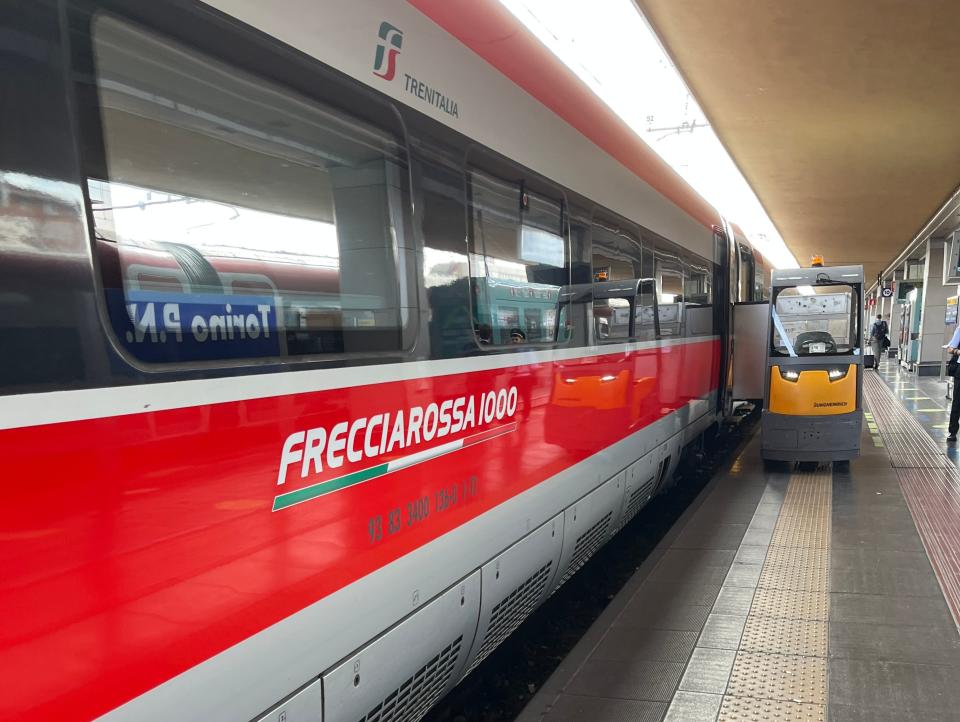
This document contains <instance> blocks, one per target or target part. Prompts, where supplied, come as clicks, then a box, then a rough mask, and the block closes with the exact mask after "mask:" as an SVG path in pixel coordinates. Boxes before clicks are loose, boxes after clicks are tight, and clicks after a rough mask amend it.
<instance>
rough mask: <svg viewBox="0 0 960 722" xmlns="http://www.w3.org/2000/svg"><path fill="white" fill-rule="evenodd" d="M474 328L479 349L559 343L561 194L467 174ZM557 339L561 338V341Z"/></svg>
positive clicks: (564, 264) (563, 276)
mask: <svg viewBox="0 0 960 722" xmlns="http://www.w3.org/2000/svg"><path fill="white" fill-rule="evenodd" d="M469 193H470V196H469V198H470V233H469V241H470V256H469V259H470V280H471V287H472V288H471V290H472V294H471V295H472V298H473V312H474V328H475V331H476V335H477V340H478V341H479V343H480V344H481V345H482V346H484V345H486V346H500V345H509V344H526V343H553V342H554V341H559V342H564V341H566V340H567V339H566V338H565V336H566V332H565V329H566V326H567V324H566V322H565V320H564V319H563V318H562V317H561V316H560V314H561V313H563V312H565V311H566V309H567V306H566V305H563V306H561V304H560V292H561V290H562V289H563V288H564V287H566V286H567V285H568V284H569V283H570V256H569V251H568V248H567V241H566V238H565V233H564V230H565V229H564V214H563V203H562V200H561V199H560V198H559V197H550V196H549V195H547V194H543V193H537V192H534V191H532V190H530V189H528V188H527V187H526V185H525V183H523V182H522V181H514V180H507V179H505V178H502V177H496V176H493V175H491V174H488V173H485V172H481V171H477V170H474V171H471V172H470V173H469ZM558 336H559V338H558Z"/></svg>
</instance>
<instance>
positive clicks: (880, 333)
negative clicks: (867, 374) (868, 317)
mask: <svg viewBox="0 0 960 722" xmlns="http://www.w3.org/2000/svg"><path fill="white" fill-rule="evenodd" d="M889 331H890V329H889V327H888V326H887V322H886V321H884V320H883V315H881V314H879V313H878V314H877V320H876V321H874V322H873V326H871V327H870V348H872V349H873V370H874V371H879V370H880V354H882V353H883V351H884V348H885V346H884V342H885V341H886V339H887V333H888V332H889ZM887 345H889V343H888V344H887Z"/></svg>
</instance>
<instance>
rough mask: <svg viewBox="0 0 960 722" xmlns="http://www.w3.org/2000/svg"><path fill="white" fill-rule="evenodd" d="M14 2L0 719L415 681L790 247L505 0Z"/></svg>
mask: <svg viewBox="0 0 960 722" xmlns="http://www.w3.org/2000/svg"><path fill="white" fill-rule="evenodd" d="M0 13H3V14H4V15H5V17H4V19H3V25H4V27H5V28H6V29H7V31H6V32H7V37H8V41H9V42H7V43H6V45H5V50H4V57H5V62H6V66H5V67H6V69H7V72H6V74H5V75H6V78H5V84H4V97H5V101H6V102H5V103H4V104H3V106H2V108H0V113H2V127H3V128H4V130H3V134H2V137H0V149H2V151H0V160H2V166H0V327H2V328H0V339H2V341H0V343H2V349H3V351H2V354H0V455H2V458H3V460H4V462H3V469H4V484H3V487H2V488H3V491H2V495H3V496H2V504H0V519H2V522H0V562H2V564H0V567H2V569H3V570H4V573H3V575H2V576H0V614H2V616H3V618H4V619H6V620H8V623H7V624H6V625H4V627H3V629H2V630H0V668H2V670H3V677H4V681H5V685H4V690H5V691H4V694H3V695H0V719H4V720H7V719H9V720H13V719H22V718H24V717H30V718H31V719H42V720H73V719H76V720H80V719H94V718H98V719H104V720H109V721H111V722H120V721H122V720H168V719H171V718H177V719H188V720H200V719H206V720H209V719H217V720H231V721H233V720H259V719H265V720H266V719H269V720H286V721H287V722H299V721H300V720H318V719H323V720H325V721H327V722H331V721H337V720H351V721H353V722H355V721H356V720H358V719H359V720H375V719H376V720H387V719H393V720H415V719H417V718H419V717H420V716H421V715H422V714H423V713H425V711H426V710H427V709H428V708H429V707H430V705H431V704H433V703H434V702H435V701H436V700H437V699H439V698H440V697H441V696H442V695H443V694H444V693H445V692H446V691H447V690H448V689H450V688H451V687H452V686H453V685H454V684H456V682H457V681H458V680H459V679H461V678H462V677H463V676H464V675H465V674H467V673H468V672H469V671H470V670H471V669H473V668H474V667H475V666H476V665H477V664H478V663H479V662H480V661H482V660H483V659H484V658H485V657H486V656H487V655H489V654H490V652H491V651H492V650H493V649H495V648H496V646H497V645H498V644H499V643H500V642H501V641H502V640H503V639H504V638H505V637H506V636H507V635H508V634H509V633H510V632H511V631H512V630H513V629H514V628H515V627H516V626H517V624H519V623H520V621H521V620H522V619H523V618H524V617H525V616H526V615H527V614H529V613H530V612H531V611H532V610H533V609H534V608H535V607H536V606H537V605H538V604H539V603H540V602H541V601H542V600H543V599H544V598H545V597H546V596H548V595H549V594H550V593H551V592H552V591H553V590H554V589H556V588H557V587H558V586H560V585H561V584H562V583H563V582H564V581H565V580H566V579H567V578H569V576H570V575H571V574H573V573H574V572H575V571H576V570H577V569H578V568H580V566H582V565H583V564H584V563H585V562H586V561H587V560H588V559H589V557H590V556H591V555H592V554H593V553H594V552H595V551H596V550H597V549H598V548H599V547H600V546H601V545H602V544H603V543H604V542H605V541H606V540H607V539H609V538H610V536H611V535H612V534H614V533H615V532H616V531H617V530H618V529H619V528H620V527H622V526H623V525H624V524H625V523H626V522H627V521H629V519H630V518H632V517H633V516H634V515H635V514H636V513H637V512H638V511H639V510H640V509H641V508H642V506H643V505H644V504H645V503H646V501H647V500H648V499H649V498H651V497H652V496H653V495H654V494H655V493H657V492H658V491H659V490H662V489H665V488H666V487H667V486H668V485H669V479H670V476H671V474H672V471H673V469H674V467H675V465H676V462H677V459H678V458H679V456H680V454H681V452H682V450H683V449H684V447H686V446H688V445H689V444H691V443H694V442H695V441H696V440H697V439H698V438H699V436H700V435H701V434H702V433H704V432H705V431H706V430H707V429H708V428H710V427H713V426H715V425H716V424H718V423H722V422H723V420H724V417H725V415H726V414H727V413H729V410H730V400H731V399H730V388H731V385H730V368H731V358H730V356H731V353H732V344H731V339H730V323H731V321H730V319H731V312H732V311H731V309H732V305H733V304H734V303H735V302H737V301H738V300H753V299H754V297H755V296H759V295H760V293H761V292H762V289H763V287H764V283H765V282H764V280H763V278H762V276H761V274H762V259H760V260H756V259H759V255H758V254H755V252H754V251H753V250H752V249H751V248H750V245H749V243H748V242H747V241H746V239H745V238H743V237H742V233H740V232H739V231H735V230H734V229H733V228H732V226H730V225H729V224H727V222H726V221H725V220H724V219H723V218H722V217H721V216H720V215H719V214H718V213H717V212H716V211H715V210H714V209H713V208H711V207H710V206H709V205H708V204H707V203H705V202H704V201H703V200H702V199H700V198H699V197H698V196H697V195H696V194H695V193H694V192H693V191H692V190H690V189H689V188H688V187H687V186H686V185H685V184H684V183H683V182H682V181H681V180H680V179H679V177H678V176H676V174H675V173H673V172H672V171H671V170H670V169H669V168H667V167H666V166H665V165H664V164H663V163H662V162H661V161H660V160H659V159H658V158H657V157H656V156H655V155H654V154H653V153H652V152H651V151H650V150H649V149H648V148H646V146H644V145H643V143H642V142H641V141H640V140H639V139H638V138H637V136H636V135H635V134H633V133H632V132H631V131H630V130H629V128H627V126H626V125H625V124H624V123H623V122H622V121H620V120H619V119H618V118H617V117H616V116H615V115H614V114H613V113H612V112H611V111H610V110H609V109H608V108H606V107H605V106H603V105H602V103H601V102H600V101H599V100H598V99H597V98H596V97H595V96H593V95H592V94H591V92H590V91H589V90H588V89H587V88H586V87H585V86H583V85H582V84H581V83H579V81H577V80H576V78H575V77H574V76H573V75H572V74H571V73H570V72H569V71H568V70H566V69H564V68H563V67H562V66H561V65H560V64H559V63H558V61H557V60H556V59H554V58H553V57H552V56H551V55H550V54H549V52H548V51H546V49H544V48H543V47H542V46H540V45H539V44H538V43H537V41H536V40H535V39H533V38H532V37H531V36H530V35H529V34H527V33H526V32H525V31H524V30H523V29H522V27H521V26H520V25H519V24H518V23H517V21H516V20H515V19H513V18H512V16H510V15H509V13H507V12H506V11H505V10H504V9H503V8H502V7H500V6H499V5H498V4H497V3H494V2H486V1H485V2H470V3H461V2H455V3H446V2H438V1H436V0H412V1H411V2H410V3H394V2H378V1H376V0H357V1H356V2H351V3H339V4H336V5H334V4H332V3H330V4H329V5H323V4H317V3H313V2H306V1H305V0H285V2H281V3H262V2H255V1H254V0H213V1H212V2H209V3H200V2H192V1H190V0H169V1H165V2H158V3H139V2H134V1H133V0H130V1H123V0H103V1H102V2H100V1H98V0H34V1H33V2H30V3H13V4H8V6H7V7H6V8H4V9H3V10H2V11H0ZM747 256H750V257H751V258H752V259H754V260H753V262H752V263H751V262H748V260H747ZM758 269H761V270H758ZM614 286H617V287H618V288H619V290H618V291H617V292H616V293H614V291H613V288H614ZM515 329H519V330H520V331H522V333H521V334H519V335H518V334H515V333H513V331H514V330H515Z"/></svg>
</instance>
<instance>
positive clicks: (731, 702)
mask: <svg viewBox="0 0 960 722" xmlns="http://www.w3.org/2000/svg"><path fill="white" fill-rule="evenodd" d="M832 496H833V493H832V475H831V473H830V470H829V469H823V470H818V471H814V472H804V473H796V474H793V475H792V476H791V478H790V482H789V484H788V486H787V490H786V494H785V496H784V501H783V506H782V508H781V510H780V515H779V516H778V518H777V524H776V526H775V527H774V529H773V535H772V537H771V540H770V546H769V548H768V549H767V556H766V559H765V561H764V564H763V567H762V568H761V571H760V579H759V582H758V586H757V589H756V591H755V592H754V596H753V603H752V604H751V607H750V612H749V614H748V616H747V620H746V623H745V625H744V628H743V635H742V636H741V638H740V648H739V650H738V651H737V656H736V659H735V660H734V664H733V670H732V671H731V673H730V679H729V681H728V683H727V689H726V694H725V695H724V697H723V701H722V704H721V706H720V715H719V720H721V722H727V721H730V722H732V721H733V720H772V719H776V720H825V719H826V716H827V707H826V704H827V637H828V635H827V619H828V617H829V606H830V605H829V595H828V592H829V582H830V520H831V513H832V509H831V507H832Z"/></svg>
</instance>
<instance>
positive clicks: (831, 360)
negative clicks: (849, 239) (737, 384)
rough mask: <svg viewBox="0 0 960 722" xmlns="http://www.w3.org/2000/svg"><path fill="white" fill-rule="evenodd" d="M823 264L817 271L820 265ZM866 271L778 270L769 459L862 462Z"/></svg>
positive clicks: (765, 440)
mask: <svg viewBox="0 0 960 722" xmlns="http://www.w3.org/2000/svg"><path fill="white" fill-rule="evenodd" d="M818 260H819V263H820V265H816V264H817V263H818ZM862 297H863V267H862V266H833V267H823V265H822V260H820V259H818V258H816V257H815V258H814V265H813V266H812V267H811V268H792V269H782V270H775V271H773V276H772V281H771V289H770V306H769V310H770V333H769V339H770V341H769V343H768V344H767V363H766V380H765V384H764V399H763V414H762V417H761V423H760V433H761V455H762V457H763V459H764V461H765V462H767V461H770V462H783V461H790V462H828V461H829V462H834V463H836V464H838V465H841V466H842V465H844V464H846V463H847V462H849V461H850V460H851V459H853V458H856V457H857V456H859V455H860V432H861V427H862V423H863V409H862V397H863V395H862V385H863V373H862V372H863V352H862V349H861V347H860V343H861V334H860V317H861V313H860V305H861V303H862Z"/></svg>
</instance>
